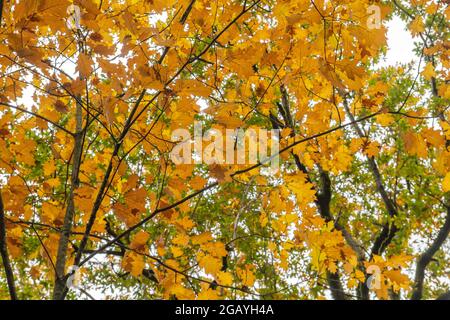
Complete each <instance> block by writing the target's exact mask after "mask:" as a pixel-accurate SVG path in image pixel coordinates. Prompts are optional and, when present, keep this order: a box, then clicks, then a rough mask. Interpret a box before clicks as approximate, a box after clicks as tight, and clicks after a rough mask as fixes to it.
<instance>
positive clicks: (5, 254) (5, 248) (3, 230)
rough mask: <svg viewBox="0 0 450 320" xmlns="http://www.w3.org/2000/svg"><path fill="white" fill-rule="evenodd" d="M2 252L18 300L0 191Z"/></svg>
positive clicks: (13, 298) (0, 248)
mask: <svg viewBox="0 0 450 320" xmlns="http://www.w3.org/2000/svg"><path fill="white" fill-rule="evenodd" d="M0 1H1V0H0ZM0 254H1V257H2V262H3V267H4V269H5V274H6V281H7V283H8V289H9V295H10V297H11V300H17V293H16V287H15V284H14V273H13V270H12V267H11V261H10V260H9V255H8V246H7V244H6V225H5V208H4V206H3V198H2V194H1V192H0Z"/></svg>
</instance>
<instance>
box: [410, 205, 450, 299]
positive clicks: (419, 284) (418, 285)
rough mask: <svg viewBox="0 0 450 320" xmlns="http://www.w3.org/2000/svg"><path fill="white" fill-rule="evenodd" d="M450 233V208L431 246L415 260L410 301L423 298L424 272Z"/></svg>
mask: <svg viewBox="0 0 450 320" xmlns="http://www.w3.org/2000/svg"><path fill="white" fill-rule="evenodd" d="M449 233H450V207H447V216H446V218H445V222H444V225H443V226H442V228H441V229H440V230H439V232H438V235H437V237H436V239H434V241H433V243H432V244H431V246H430V247H429V248H428V249H427V250H426V251H425V252H424V253H423V254H422V255H421V256H420V257H419V259H418V260H417V267H416V275H415V278H414V289H413V293H412V297H411V299H412V300H420V299H422V296H423V283H424V279H425V270H426V268H427V266H428V264H429V263H430V262H431V260H432V259H433V256H434V255H435V253H436V252H437V251H438V250H439V249H440V248H441V247H442V245H443V244H444V242H445V240H446V239H447V237H448V235H449Z"/></svg>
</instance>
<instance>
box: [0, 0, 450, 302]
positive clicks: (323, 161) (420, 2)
mask: <svg viewBox="0 0 450 320" xmlns="http://www.w3.org/2000/svg"><path fill="white" fill-rule="evenodd" d="M0 3H1V6H0V7H2V11H1V12H2V14H1V15H0V16H1V20H0V191H1V193H0V251H1V260H0V261H1V262H2V263H1V264H0V298H3V299H10V298H18V299H52V298H53V299H64V298H71V299H74V298H88V297H89V296H91V297H92V296H93V297H95V298H97V297H100V298H120V299H141V298H146V299H147V298H149V299H154V298H163V299H242V298H253V299H325V298H326V299H375V298H376V299H410V298H413V299H436V298H438V297H441V298H442V297H446V296H447V297H448V295H449V294H448V291H449V290H450V287H449V285H450V282H449V274H450V265H449V261H450V251H449V248H450V247H449V245H450V244H449V243H448V242H446V239H447V237H448V234H449V231H450V142H449V141H450V111H449V106H450V86H449V66H450V60H449V52H450V43H449V41H448V36H449V28H448V27H449V26H448V20H449V17H450V9H449V7H448V1H442V0H436V1H434V0H433V1H431V0H412V1H403V0H397V1H369V0H332V1H325V0H311V1H310V0H251V1H246V0H239V1H236V0H217V1H209V0H178V1H175V0H124V1H113V0H74V1H66V0H0ZM370 8H372V9H370ZM374 8H375V9H374ZM371 10H372V11H371ZM376 13H378V14H379V15H378V16H377V15H376ZM373 15H375V18H374V16H373ZM377 17H378V18H379V19H380V20H381V22H380V24H379V25H378V26H376V25H375V26H373V25H370V21H369V19H377ZM394 17H397V18H400V19H402V20H403V21H404V22H405V24H406V25H407V27H408V30H409V31H408V32H410V33H411V34H412V36H413V37H414V39H415V41H416V43H415V48H416V49H415V54H416V60H415V62H412V63H410V64H402V65H396V66H386V67H383V66H380V61H382V59H383V56H384V54H385V53H386V50H387V28H386V26H385V25H386V22H387V21H389V20H390V19H393V18H394ZM195 121H196V122H201V123H202V125H203V126H204V127H205V128H215V129H217V130H221V131H224V130H226V129H230V128H231V129H235V128H242V129H266V130H271V129H279V137H272V139H275V138H276V139H279V143H280V150H279V156H280V168H279V170H278V171H276V172H274V171H273V170H270V169H269V168H268V167H267V164H265V163H262V162H258V164H256V165H248V164H223V163H216V164H205V163H192V164H174V163H173V161H172V160H171V158H170V152H171V150H172V149H173V148H174V146H175V145H176V143H177V142H176V141H173V140H172V132H173V131H174V130H177V129H180V128H183V129H187V130H190V131H192V130H193V123H194V122H195ZM203 143H204V145H205V146H207V145H208V144H209V143H210V142H207V141H204V142H203ZM75 275H76V276H77V277H76V278H77V279H76V280H77V284H76V285H68V283H70V284H72V283H73V281H74V279H73V278H74V276H75ZM68 280H69V281H68ZM446 292H447V293H446Z"/></svg>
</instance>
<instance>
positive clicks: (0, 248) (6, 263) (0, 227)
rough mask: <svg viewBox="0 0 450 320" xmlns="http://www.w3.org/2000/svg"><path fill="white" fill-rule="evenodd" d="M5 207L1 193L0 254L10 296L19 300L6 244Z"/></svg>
mask: <svg viewBox="0 0 450 320" xmlns="http://www.w3.org/2000/svg"><path fill="white" fill-rule="evenodd" d="M5 224H6V223H5V208H4V206H3V199H2V195H1V193H0V254H1V257H2V262H3V268H4V269H5V274H6V282H7V283H8V290H9V296H10V297H11V300H17V293H16V286H15V283H14V273H13V270H12V267H11V261H10V259H9V255H8V246H7V245H6V225H5Z"/></svg>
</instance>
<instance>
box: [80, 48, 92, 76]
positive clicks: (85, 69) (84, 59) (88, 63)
mask: <svg viewBox="0 0 450 320" xmlns="http://www.w3.org/2000/svg"><path fill="white" fill-rule="evenodd" d="M77 70H78V71H79V72H80V75H81V77H83V78H87V77H89V75H90V74H91V72H92V59H91V57H89V56H88V55H86V54H84V53H80V55H79V56H78V64H77Z"/></svg>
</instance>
